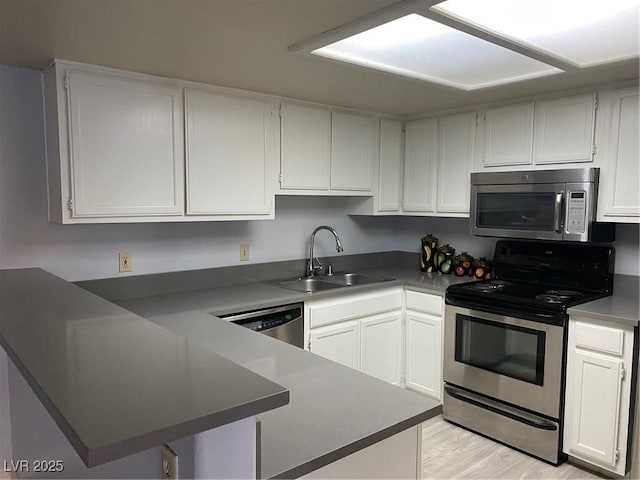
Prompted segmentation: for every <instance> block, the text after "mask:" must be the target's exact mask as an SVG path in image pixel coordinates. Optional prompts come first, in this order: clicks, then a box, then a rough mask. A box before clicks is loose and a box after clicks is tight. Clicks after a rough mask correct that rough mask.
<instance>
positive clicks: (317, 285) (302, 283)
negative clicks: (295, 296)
mask: <svg viewBox="0 0 640 480" xmlns="http://www.w3.org/2000/svg"><path fill="white" fill-rule="evenodd" d="M323 278H324V277H323ZM275 284H276V285H278V286H279V287H283V288H288V289H289V290H295V291H296V292H307V293H314V292H320V291H323V290H331V289H334V288H340V287H343V286H344V285H340V284H337V283H331V282H327V281H324V280H321V279H320V278H318V277H312V278H294V279H291V280H282V281H279V282H275Z"/></svg>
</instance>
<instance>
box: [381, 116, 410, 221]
mask: <svg viewBox="0 0 640 480" xmlns="http://www.w3.org/2000/svg"><path fill="white" fill-rule="evenodd" d="M403 147H404V146H403V135H402V122H401V121H400V120H391V119H388V118H383V119H381V120H380V175H379V179H378V210H379V211H381V212H398V211H400V207H401V203H402V157H403Z"/></svg>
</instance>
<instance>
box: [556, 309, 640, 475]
mask: <svg viewBox="0 0 640 480" xmlns="http://www.w3.org/2000/svg"><path fill="white" fill-rule="evenodd" d="M633 344H634V329H633V328H631V326H622V325H620V324H618V323H614V322H606V321H604V320H600V319H593V318H589V317H581V316H580V315H575V316H574V315H572V316H571V318H570V319H569V332H568V339H567V385H566V395H565V408H564V411H565V414H564V419H565V429H564V446H563V450H564V452H565V453H568V454H569V455H571V456H573V457H576V458H579V459H580V460H582V461H585V462H587V463H591V464H593V465H596V466H598V467H601V468H603V469H605V470H608V471H610V472H613V473H616V474H618V475H624V474H625V472H626V470H627V465H628V463H627V462H628V461H629V460H630V459H629V458H627V446H628V445H629V442H631V441H632V439H631V432H630V431H629V419H630V418H631V408H630V407H631V405H632V403H633V402H632V400H631V399H632V396H631V394H632V388H633V386H632V380H633V379H634V371H633V368H637V366H636V365H635V363H634V358H633V356H634V348H633Z"/></svg>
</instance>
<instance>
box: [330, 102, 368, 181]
mask: <svg viewBox="0 0 640 480" xmlns="http://www.w3.org/2000/svg"><path fill="white" fill-rule="evenodd" d="M376 125H377V119H375V118H374V117H370V116H365V115H357V114H353V113H346V112H338V111H333V112H331V188H332V189H333V190H358V191H363V192H371V188H372V185H373V169H374V161H375V154H376V152H375V149H376V148H375V147H376V144H377V142H376V140H377V135H376Z"/></svg>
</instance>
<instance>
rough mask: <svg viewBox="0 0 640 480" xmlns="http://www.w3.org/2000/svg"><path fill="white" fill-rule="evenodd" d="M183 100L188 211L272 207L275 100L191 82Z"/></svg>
mask: <svg viewBox="0 0 640 480" xmlns="http://www.w3.org/2000/svg"><path fill="white" fill-rule="evenodd" d="M185 103H186V105H185V106H186V123H187V128H186V144H187V213H188V214H190V215H268V214H270V213H272V211H273V200H274V197H273V191H274V185H273V184H274V180H275V179H274V174H273V172H275V168H274V165H275V163H276V160H275V138H274V129H273V123H274V121H273V115H274V107H275V104H274V102H273V101H272V100H270V99H265V98H254V97H244V96H234V95H230V94H228V93H219V92H216V91H209V90H200V89H193V88H187V89H185Z"/></svg>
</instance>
